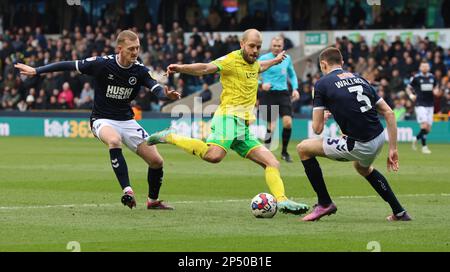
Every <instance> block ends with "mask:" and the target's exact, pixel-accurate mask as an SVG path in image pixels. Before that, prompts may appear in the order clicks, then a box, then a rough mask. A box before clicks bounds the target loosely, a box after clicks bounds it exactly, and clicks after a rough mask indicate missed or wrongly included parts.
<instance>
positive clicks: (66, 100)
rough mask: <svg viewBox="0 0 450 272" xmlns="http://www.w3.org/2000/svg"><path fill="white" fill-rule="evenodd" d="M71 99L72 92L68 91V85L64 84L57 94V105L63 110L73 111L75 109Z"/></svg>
mask: <svg viewBox="0 0 450 272" xmlns="http://www.w3.org/2000/svg"><path fill="white" fill-rule="evenodd" d="M73 99H74V96H73V92H72V90H71V89H70V85H69V83H68V82H64V84H63V86H62V91H61V92H60V93H59V94H58V103H59V104H60V105H61V106H62V107H63V108H69V109H73V108H74V107H75V105H74V101H73Z"/></svg>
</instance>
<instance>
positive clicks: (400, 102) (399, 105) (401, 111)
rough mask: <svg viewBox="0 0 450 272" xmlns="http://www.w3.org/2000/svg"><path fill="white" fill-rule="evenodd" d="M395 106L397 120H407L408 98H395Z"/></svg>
mask: <svg viewBox="0 0 450 272" xmlns="http://www.w3.org/2000/svg"><path fill="white" fill-rule="evenodd" d="M394 104H395V108H394V114H395V120H397V121H403V120H405V116H406V108H405V104H406V100H405V99H404V98H398V97H397V98H395V100H394Z"/></svg>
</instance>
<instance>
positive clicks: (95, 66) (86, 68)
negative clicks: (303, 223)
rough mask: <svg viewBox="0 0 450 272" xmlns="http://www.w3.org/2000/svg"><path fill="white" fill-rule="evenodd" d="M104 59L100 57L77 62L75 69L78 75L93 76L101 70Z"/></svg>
mask: <svg viewBox="0 0 450 272" xmlns="http://www.w3.org/2000/svg"><path fill="white" fill-rule="evenodd" d="M103 62H104V59H103V58H102V57H90V58H87V59H83V60H77V61H76V62H75V67H76V69H77V71H78V73H80V74H86V75H94V74H96V73H97V71H99V70H101V69H102V68H103Z"/></svg>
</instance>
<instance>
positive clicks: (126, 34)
mask: <svg viewBox="0 0 450 272" xmlns="http://www.w3.org/2000/svg"><path fill="white" fill-rule="evenodd" d="M136 39H139V37H138V35H137V34H136V33H134V32H133V31H131V30H124V31H121V32H120V33H119V35H117V39H116V44H117V45H119V44H123V43H124V42H125V40H130V41H135V40H136Z"/></svg>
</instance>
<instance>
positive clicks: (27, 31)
mask: <svg viewBox="0 0 450 272" xmlns="http://www.w3.org/2000/svg"><path fill="white" fill-rule="evenodd" d="M119 31H120V30H119V29H117V30H115V31H113V30H112V29H111V28H110V27H109V26H108V25H106V24H104V23H103V22H102V21H99V22H98V24H97V25H96V26H90V25H88V26H86V28H85V29H81V28H79V27H75V29H74V30H73V31H71V32H69V31H63V33H62V34H61V36H60V37H58V38H51V37H50V36H49V37H48V38H46V37H45V36H44V35H43V33H42V31H41V29H40V28H39V27H38V28H36V29H32V28H31V27H29V26H26V27H23V28H17V29H14V30H5V32H4V34H3V35H2V36H1V37H0V43H1V47H0V48H1V49H0V64H1V66H0V71H1V73H0V101H1V103H0V109H3V110H12V109H19V110H21V111H24V110H29V109H89V108H90V107H91V106H92V100H93V90H92V82H91V79H90V77H89V76H85V75H80V74H78V73H77V72H75V71H73V72H55V73H48V74H45V75H42V76H40V77H24V76H21V75H20V74H18V71H17V70H15V69H14V66H13V64H14V63H16V62H24V63H26V64H28V65H31V66H33V67H36V66H42V65H46V64H48V63H52V62H55V61H62V60H77V59H83V58H87V57H90V56H101V55H108V54H114V52H115V51H114V46H115V39H116V36H115V35H116V34H117V33H118V32H119ZM134 31H136V32H139V33H140V35H141V37H140V40H141V55H140V60H141V61H142V62H143V63H144V65H146V66H147V67H149V68H150V70H151V71H152V74H153V77H154V78H155V79H157V80H158V81H160V82H161V83H163V84H167V85H169V86H170V88H173V89H177V90H178V91H180V93H182V95H183V96H186V95H189V94H191V93H194V92H197V91H201V90H203V91H206V92H205V94H206V95H205V99H204V100H205V101H206V100H207V99H210V95H209V97H208V91H209V85H210V84H212V83H213V82H215V81H217V78H216V76H214V75H209V76H204V77H201V78H199V77H194V76H189V75H180V74H176V75H174V76H173V75H172V76H170V77H168V78H167V77H165V76H163V74H164V72H165V69H166V67H167V66H168V65H169V64H170V63H194V62H209V61H211V60H213V59H215V58H218V57H220V56H222V55H225V54H226V53H227V52H230V51H232V50H235V49H238V48H239V40H238V37H237V36H228V37H225V39H223V38H222V37H221V36H220V34H203V33H199V32H198V31H197V30H196V29H194V30H193V33H192V35H191V36H190V38H189V40H188V41H184V32H183V30H182V29H181V28H180V27H179V25H178V23H177V22H174V23H173V27H172V29H171V30H170V31H167V32H166V31H165V30H164V29H163V27H162V25H157V26H156V27H155V28H153V26H152V25H151V24H150V23H146V24H145V26H144V29H143V30H142V31H138V30H137V29H136V28H135V29H134ZM135 103H136V105H137V106H139V107H141V108H142V109H143V110H159V108H160V106H161V103H163V102H159V101H158V100H157V98H156V97H155V96H154V95H152V94H151V93H147V92H145V91H144V90H142V93H141V94H139V95H138V97H137V98H136V100H135Z"/></svg>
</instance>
